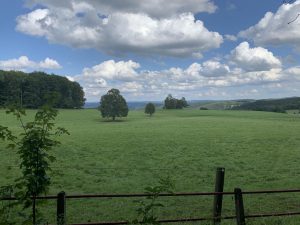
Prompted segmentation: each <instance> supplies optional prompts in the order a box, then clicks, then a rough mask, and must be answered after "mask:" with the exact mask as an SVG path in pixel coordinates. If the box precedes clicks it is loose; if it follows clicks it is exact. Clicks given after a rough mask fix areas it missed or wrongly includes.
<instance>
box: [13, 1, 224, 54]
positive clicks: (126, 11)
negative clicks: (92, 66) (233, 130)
mask: <svg viewBox="0 0 300 225" xmlns="http://www.w3.org/2000/svg"><path fill="white" fill-rule="evenodd" d="M126 1H128V2H130V3H132V6H129V5H128V6H126V4H125V3H123V2H122V4H121V3H120V1H111V2H110V1H87V2H83V1H73V0H70V1H66V2H68V4H67V3H60V2H58V1H53V2H52V1H42V0H36V1H34V2H35V3H40V4H41V5H44V6H46V7H47V8H44V9H35V10H33V11H32V12H30V13H28V14H25V15H21V16H19V17H18V18H17V26H16V29H17V30H18V31H20V32H23V33H25V34H29V35H33V36H42V37H45V38H46V39H48V40H49V41H50V42H52V43H59V44H64V45H69V46H72V47H76V48H95V49H98V50H100V51H104V52H106V53H109V54H127V53H136V54H148V55H149V54H150V55H152V54H158V55H169V56H180V57H182V56H193V57H201V55H202V54H203V52H205V51H208V50H210V49H215V48H218V47H219V46H220V45H221V43H222V42H223V37H222V36H221V35H220V34H219V33H217V32H212V31H209V30H208V29H207V28H206V27H205V26H204V24H203V22H202V21H200V20H196V19H195V17H194V15H193V13H195V12H202V11H203V10H206V11H209V12H213V11H214V9H215V7H214V5H213V3H211V2H210V1H208V0H188V1H187V3H186V2H184V4H183V2H182V1H179V0H176V1H174V2H173V1H172V3H170V1H165V0H156V1H157V3H153V2H151V3H150V2H148V1H135V0H126ZM133 3H136V5H134V4H133ZM120 5H122V7H123V8H122V7H121V6H120ZM117 6H120V7H117ZM168 9H170V10H168ZM103 10H104V11H103ZM160 10H161V11H163V12H165V13H161V12H160ZM154 14H157V15H154ZM162 15H164V16H162Z"/></svg>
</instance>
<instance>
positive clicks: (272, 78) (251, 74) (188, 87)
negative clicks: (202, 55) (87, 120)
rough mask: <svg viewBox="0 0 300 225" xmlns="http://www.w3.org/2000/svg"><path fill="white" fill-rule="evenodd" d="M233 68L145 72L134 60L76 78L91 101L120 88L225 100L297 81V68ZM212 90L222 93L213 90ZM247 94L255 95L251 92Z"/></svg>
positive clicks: (213, 65) (215, 65) (212, 63)
mask: <svg viewBox="0 0 300 225" xmlns="http://www.w3.org/2000/svg"><path fill="white" fill-rule="evenodd" d="M250 64H251V63H250ZM251 65H252V64H251ZM231 66H232V67H230V66H229V65H228V64H226V63H221V62H220V61H217V60H215V59H211V60H207V61H204V62H202V63H197V62H195V63H192V64H191V65H189V66H188V67H186V68H180V67H171V68H169V69H164V70H142V67H141V66H140V64H139V63H137V62H134V61H131V60H129V61H118V62H116V61H114V60H108V61H104V62H102V63H100V64H98V65H95V66H93V67H90V68H84V69H83V71H82V73H81V74H80V75H78V76H75V77H73V79H75V81H78V82H79V83H80V84H81V85H82V86H83V87H84V90H85V92H86V97H87V98H88V99H94V98H97V99H99V98H100V96H101V95H103V94H104V93H105V92H107V90H109V89H110V88H118V89H120V90H121V92H123V93H124V94H125V95H126V96H141V95H144V96H152V97H153V96H155V97H153V98H156V99H157V98H159V99H161V98H162V96H165V95H167V94H168V93H173V94H179V95H180V93H182V94H183V95H185V96H189V95H191V94H193V95H194V96H198V97H199V96H200V94H201V93H202V96H206V95H205V94H204V93H210V94H212V93H218V95H216V96H219V97H222V96H223V97H224V96H225V94H224V93H226V90H231V89H235V88H240V87H245V86H249V88H251V89H249V90H254V89H256V88H254V86H258V87H259V86H262V85H267V84H275V83H280V82H283V81H286V80H288V79H293V80H296V79H295V77H294V78H291V77H292V76H291V73H298V68H297V67H295V68H291V69H290V70H282V69H281V68H277V67H275V68H269V69H266V68H265V67H264V68H261V69H263V70H258V69H256V70H255V71H254V70H245V69H244V68H240V67H237V66H233V65H231ZM256 68H258V67H256ZM251 86H252V87H251ZM226 88H227V89H226ZM212 89H220V90H222V91H211V90H212ZM203 90H205V91H204V92H203ZM243 91H247V90H243ZM222 93H223V94H222ZM247 93H249V94H251V93H252V94H255V93H254V92H251V91H248V92H247ZM226 96H227V95H226Z"/></svg>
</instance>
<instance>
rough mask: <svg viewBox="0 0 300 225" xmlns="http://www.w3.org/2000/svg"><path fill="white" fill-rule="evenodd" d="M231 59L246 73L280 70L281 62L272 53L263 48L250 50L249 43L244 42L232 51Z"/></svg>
mask: <svg viewBox="0 0 300 225" xmlns="http://www.w3.org/2000/svg"><path fill="white" fill-rule="evenodd" d="M230 57H231V59H232V61H233V62H234V63H236V64H237V65H238V66H239V67H240V68H242V69H244V70H246V71H267V70H270V69H272V68H280V67H281V62H280V60H279V59H278V58H276V57H275V56H274V55H273V53H272V52H270V51H268V50H267V49H265V48H262V47H255V48H250V47H249V43H248V42H242V43H241V44H239V45H238V46H237V47H236V48H235V49H234V50H232V51H231V56H230Z"/></svg>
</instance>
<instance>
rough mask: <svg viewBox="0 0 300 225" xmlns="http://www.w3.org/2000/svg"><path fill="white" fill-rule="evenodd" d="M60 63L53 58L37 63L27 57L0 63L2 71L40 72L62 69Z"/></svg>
mask: <svg viewBox="0 0 300 225" xmlns="http://www.w3.org/2000/svg"><path fill="white" fill-rule="evenodd" d="M60 68H62V67H61V65H59V63H58V62H57V61H56V60H54V59H51V58H48V57H47V58H46V59H44V60H43V61H40V62H35V61H32V60H30V59H29V58H28V57H27V56H20V57H19V58H17V59H9V60H2V61H0V69H2V70H22V71H27V70H39V69H60Z"/></svg>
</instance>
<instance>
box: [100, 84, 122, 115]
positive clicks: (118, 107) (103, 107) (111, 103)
mask: <svg viewBox="0 0 300 225" xmlns="http://www.w3.org/2000/svg"><path fill="white" fill-rule="evenodd" d="M99 110H100V112H101V115H102V117H103V118H112V120H113V121H114V120H115V119H116V117H126V116H127V115H128V106H127V103H126V100H125V98H123V96H122V95H121V94H120V91H119V90H118V89H114V88H113V89H111V90H109V91H108V92H107V94H105V95H103V96H102V97H101V100H100V107H99Z"/></svg>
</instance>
